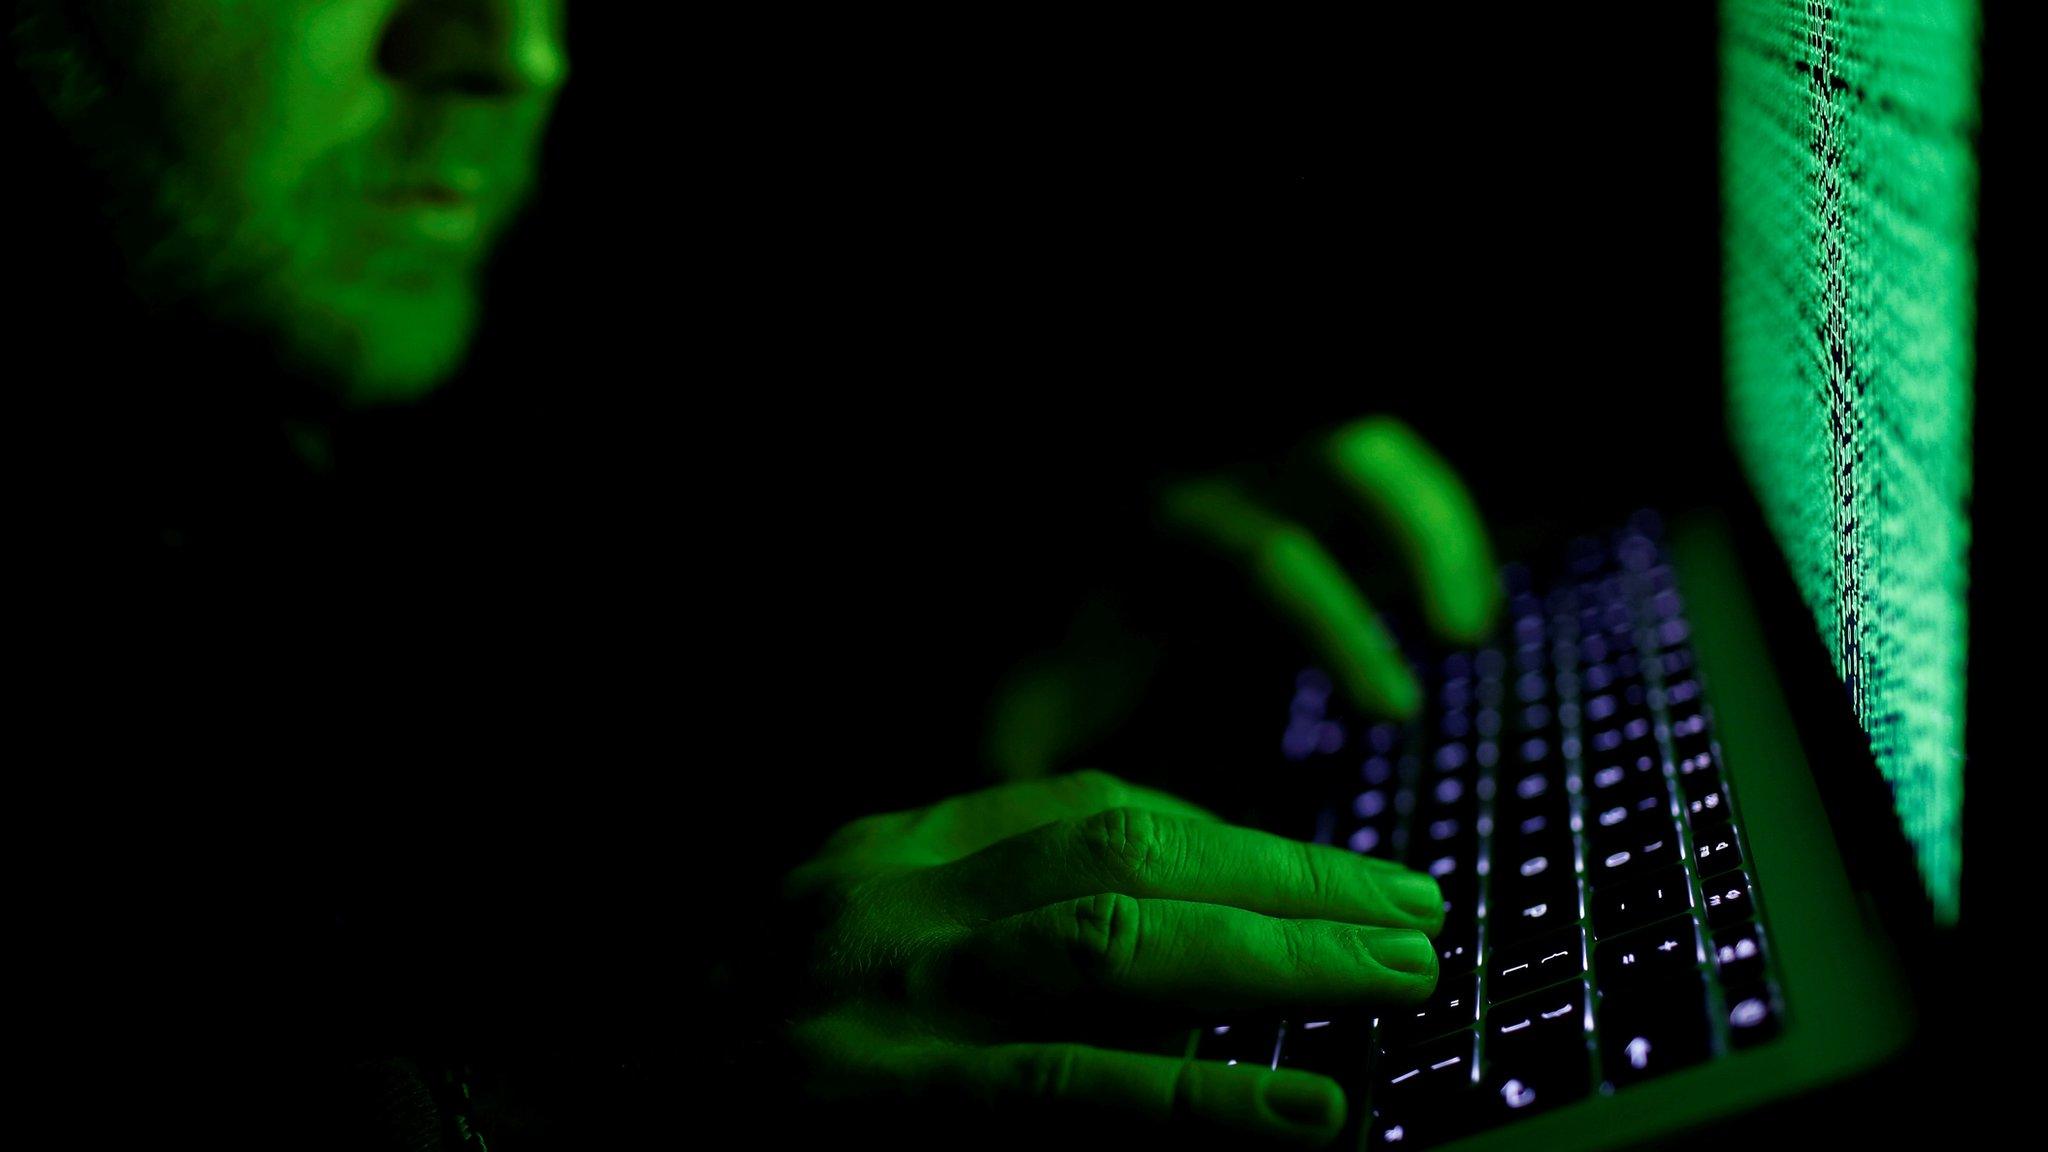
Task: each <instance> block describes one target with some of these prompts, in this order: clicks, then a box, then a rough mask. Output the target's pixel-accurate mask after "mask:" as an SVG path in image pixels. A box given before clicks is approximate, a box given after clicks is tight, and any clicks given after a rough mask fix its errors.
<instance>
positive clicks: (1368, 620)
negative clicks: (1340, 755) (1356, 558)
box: [988, 417, 1500, 779]
mask: <svg viewBox="0 0 2048 1152" xmlns="http://www.w3.org/2000/svg"><path fill="white" fill-rule="evenodd" d="M1156 503H1157V507H1156V513H1157V520H1158V522H1159V526H1160V528H1161V529H1162V530H1163V531H1164V533H1165V534H1166V536H1167V537H1168V538H1169V539H1170V540H1173V541H1177V542H1179V543H1181V544H1192V545H1193V546H1194V550H1195V553H1196V554H1197V555H1200V556H1206V557H1208V558H1210V559H1211V560H1213V561H1214V562H1216V563H1217V564H1218V565H1220V566H1222V567H1225V568H1227V569H1230V570H1232V571H1234V572H1235V573H1236V574H1237V576H1238V577H1240V582H1241V584H1242V586H1243V587H1244V588H1245V589H1246V600H1247V602H1248V606H1249V607H1253V608H1254V609H1257V610H1263V611H1264V612H1266V613H1267V614H1268V615H1269V616H1270V617H1272V618H1274V619H1276V620H1277V621H1278V622H1279V623H1280V624H1281V625H1282V626H1283V627H1284V628H1286V629H1287V630H1288V631H1290V632H1292V633H1293V634H1294V635H1295V636H1297V637H1298V638H1299V639H1300V640H1301V641H1302V642H1303V645H1304V647H1305V648H1306V649H1307V652H1308V654H1309V655H1310V657H1311V658H1313V659H1314V660H1316V661H1318V662H1319V663H1321V665H1322V666H1323V667H1324V668H1325V669H1327V670H1328V671H1329V672H1330V673H1331V674H1332V676H1333V678H1334V679H1335V680H1336V682H1337V683H1338V684H1339V685H1340V686H1341V687H1342V689H1343V690H1344V692H1345V694H1346V696H1347V697H1348V698H1349V699H1350V701H1351V702H1352V703H1353V704H1354V705H1355V706H1357V707H1358V708H1359V709H1361V710H1362V711H1363V712H1365V713H1366V714H1367V715H1368V716H1371V717H1376V718H1378V717H1392V718H1405V717H1407V716H1410V715H1412V714H1413V713H1414V712H1415V710H1416V709H1417V708H1418V707H1419V706H1420V704H1421V689H1420V688H1419V687H1418V685H1417V684H1416V682H1415V678H1414V675H1413V673H1412V672H1411V671H1410V670H1409V667H1408V663H1407V660H1406V659H1405V658H1404V657H1403V655H1402V653H1401V651H1400V649H1399V648H1398V647H1397V646H1396V645H1395V642H1394V639H1393V637H1392V636H1391V635H1390V634H1389V633H1388V631H1387V629H1386V627H1385V626H1384V625H1383V624H1382V623H1381V622H1380V620H1379V618H1378V616H1377V615H1376V614H1375V612H1374V609H1373V606H1372V604H1371V603H1370V602H1369V601H1368V600H1367V598H1366V595H1365V593H1364V592H1363V591H1362V590H1361V584H1362V577H1363V575H1364V573H1363V572H1362V571H1359V570H1357V568H1356V567H1354V569H1353V570H1348V571H1347V570H1346V568H1345V567H1344V566H1343V565H1342V564H1340V563H1339V562H1338V560H1337V558H1336V557H1337V555H1338V554H1339V553H1340V552H1345V551H1350V552H1353V553H1355V552H1356V551H1357V549H1356V548H1346V547H1342V546H1343V545H1351V544H1355V543H1357V542H1358V541H1359V540H1362V539H1365V538H1368V537H1373V538H1376V539H1378V540H1380V541H1383V542H1384V543H1386V544H1387V545H1390V546H1391V547H1390V549H1389V550H1390V551H1391V552H1392V554H1393V566H1395V567H1398V568H1399V569H1400V570H1402V572H1403V573H1404V574H1405V576H1406V577H1407V579H1408V582H1409V583H1410V585H1411V586H1412V588H1413V590H1414V592H1415V594H1416V597H1417V599H1418V600H1419V601H1420V604H1421V608H1422V615H1423V617H1424V619H1425V620H1426V621H1427V622H1428V624H1429V626H1430V628H1431V630H1432V631H1434V632H1435V633H1436V634H1437V635H1438V636H1439V637H1440V638H1441V639H1443V640H1446V641H1449V642H1453V643H1459V644H1471V643H1475V642H1477V641H1479V640H1481V639H1483V638H1485V636H1486V635H1487V634H1488V632H1489V631H1490V630H1491V629H1492V627H1493V624H1494V620H1495V617H1496V616H1497V615H1498V613H1499V607H1500V585H1499V579H1498V569H1497V567H1496V565H1495V563H1494V559H1493V552H1492V548H1491V547H1490V546H1489V544H1488V542H1487V537H1486V530H1485V527H1484V525H1483V524H1482V523H1481V521H1480V519H1479V512H1478V509H1477V507H1476V506H1475V505H1474V504H1473V501H1472V498H1471V496H1470V494H1469V493H1467V492H1466V490H1465V487H1464V485H1463V484H1462V483H1460V482H1459V480H1458V477H1457V474H1456V473H1454V472H1453V471H1452V470H1451V468H1450V466H1449V465H1448V464H1446V463H1445V462H1444V460H1443V458H1442V457H1440V456H1438V455H1437V454H1436V453H1435V452H1434V451H1433V450H1431V449H1430V447H1429V446H1428V445H1427V444H1425V443H1423V441H1422V440H1421V438H1420V437H1418V436H1416V435H1415V433H1414V432H1413V431H1411V430H1410V429H1409V428H1408V427H1407V426H1406V425H1404V424H1402V423H1400V422H1399V421H1397V420H1393V419H1391V418H1388V417H1373V418H1369V419H1364V420H1359V421H1356V422H1354V423H1351V424H1347V425H1344V426H1343V427H1341V428H1338V429H1337V430H1335V431H1334V432H1331V433H1329V434H1328V435H1326V436H1323V437H1320V438H1319V439H1317V440H1316V441H1314V442H1313V443H1311V444H1309V445H1306V446H1305V447H1304V449H1303V450H1302V451H1300V452H1299V453H1297V454H1296V455H1294V456H1292V457H1290V458H1289V459H1288V460H1286V461H1284V462H1282V463H1280V464H1277V465H1275V466H1272V467H1269V468H1266V469H1263V470H1261V471H1260V472H1259V474H1258V478H1257V479H1252V478H1249V474H1248V473H1244V472H1239V473H1232V474H1222V473H1219V474H1215V475H1207V476H1198V477H1194V478H1191V479H1180V480H1176V481H1173V482H1171V483H1169V484H1166V485H1164V486H1163V487H1162V488H1161V489H1160V490H1159V493H1158V497H1157V501H1156ZM1157 591H1158V589H1151V590H1147V589H1137V590H1127V592H1126V594H1127V595H1135V596H1136V597H1138V598H1144V597H1145V596H1147V595H1148V592H1157ZM1204 610H1205V611H1212V612H1213V613H1214V615H1213V616H1212V617H1211V618H1210V620H1204V621H1201V622H1199V623H1200V625H1201V626H1202V627H1207V626H1208V625H1209V623H1210V622H1211V621H1212V620H1213V621H1217V622H1220V618H1221V615H1222V614H1223V613H1225V612H1227V611H1228V610H1229V605H1228V604H1222V605H1213V606H1205V609H1204ZM1155 655H1156V652H1155V648H1154V647H1153V646H1152V645H1151V643H1150V638H1148V637H1146V636H1143V635H1137V634H1134V633H1132V632H1130V631H1129V630H1128V629H1127V628H1125V627H1124V626H1123V623H1122V621H1120V620H1119V619H1117V618H1116V616H1115V613H1113V612H1111V611H1109V610H1106V609H1104V608H1103V607H1102V606H1101V605H1100V604H1099V603H1097V604H1095V605H1092V606H1091V607H1090V608H1088V609H1084V611H1083V612H1082V614H1081V615H1080V617H1079V618H1077V619H1076V621H1075V623H1074V626H1073V627H1072V629H1071V630H1070V633H1069V635H1068V636H1067V638H1066V641H1065V643H1064V645H1063V647H1062V648H1061V649H1060V650H1058V651H1056V652H1054V653H1051V654H1049V655H1046V656H1041V657H1038V658H1034V659H1030V660H1026V661H1023V662H1021V663H1020V664H1019V665H1018V666H1017V668H1016V670H1015V671H1014V672H1013V674H1012V675H1011V677H1010V678H1009V680H1008V682H1007V683H1005V684H1004V685H1003V687H1002V688H1001V689H1000V690H999V692H998V694H997V699H996V703H995V706H994V709H993V712H992V715H991V720H990V727H989V733H988V759H989V761H990V763H991V764H992V765H993V766H994V768H995V770H996V771H997V772H998V773H999V774H1000V775H1001V776H1003V777H1005V778H1010V779H1024V778H1032V777H1037V776H1043V775H1046V774H1047V773H1048V772H1051V771H1054V770H1057V769H1058V768H1059V767H1060V766H1061V764H1062V763H1063V762H1064V761H1065V760H1067V759H1069V758H1070V757H1071V755H1072V754H1073V753H1074V752H1075V751H1076V750H1078V749H1080V748H1083V747H1085V746H1087V745H1088V744H1089V742H1090V741H1091V740H1093V739H1095V738H1097V737H1099V736H1101V735H1103V734H1104V733H1106V732H1108V731H1111V730H1113V729H1115V728H1116V727H1117V725H1118V724H1119V723H1121V722H1122V720H1123V718H1124V717H1125V716H1126V715H1127V714H1128V713H1129V712H1130V710H1131V709H1132V708H1133V707H1134V706H1135V704H1136V703H1137V701H1138V699H1139V698H1140V696H1141V695H1142V688H1143V683H1144V681H1145V679H1146V678H1147V677H1148V676H1149V675H1150V674H1151V672H1152V668H1151V661H1152V659H1153V658H1154V656H1155Z"/></svg>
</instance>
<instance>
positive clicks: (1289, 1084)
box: [1262, 1072, 1344, 1128]
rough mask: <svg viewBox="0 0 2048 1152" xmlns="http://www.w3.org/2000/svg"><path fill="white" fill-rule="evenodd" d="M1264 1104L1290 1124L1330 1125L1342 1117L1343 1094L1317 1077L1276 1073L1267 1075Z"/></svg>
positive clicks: (1307, 1125) (1336, 1122) (1318, 1126)
mask: <svg viewBox="0 0 2048 1152" xmlns="http://www.w3.org/2000/svg"><path fill="white" fill-rule="evenodd" d="M1262 1094H1263V1095H1264V1097H1265V1100H1266V1107H1268V1108H1270V1109H1272V1110H1273V1114H1274V1115H1276V1116H1278V1117H1280V1118H1281V1119H1282V1120H1285V1121H1287V1122H1288V1123H1290V1124H1299V1125H1302V1126H1303V1127H1307V1128H1333V1127H1335V1126H1336V1125H1337V1124H1338V1122H1339V1121H1341V1120H1342V1119H1343V1118H1344V1094H1343V1093H1342V1092H1339V1091H1338V1090H1337V1086H1336V1085H1335V1084H1332V1083H1330V1082H1329V1081H1328V1080H1325V1079H1323V1078H1322V1077H1320V1076H1309V1075H1306V1074H1303V1073H1298V1072H1297V1073H1291V1074H1290V1073H1286V1072H1276V1073H1274V1074H1273V1075H1271V1076H1268V1077H1266V1083H1265V1086H1264V1089H1263V1092H1262Z"/></svg>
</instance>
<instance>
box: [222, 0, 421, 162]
mask: <svg viewBox="0 0 2048 1152" xmlns="http://www.w3.org/2000/svg"><path fill="white" fill-rule="evenodd" d="M396 3H397V0H342V2H335V0H300V2H299V3H297V4H290V5H285V6H283V7H284V8H285V9H286V10H289V11H291V12H293V13H294V15H292V16H291V17H289V18H287V17H284V16H279V17H277V19H278V20H279V21H280V23H285V24H288V25H289V27H288V28H285V29H280V30H279V32H278V33H277V35H276V36H275V37H274V39H273V40H272V42H271V45H270V50H269V53H268V57H269V58H268V60H267V61H266V66H265V68H264V73H265V75H264V76H263V86H262V91H263V93H264V97H265V99H267V101H268V104H269V107H268V111H267V114H266V117H265V121H264V123H263V124H262V125H261V126H260V128H259V130H258V132H257V134H256V138H255V140H254V141H253V144H254V145H255V146H254V147H253V148H252V150H251V151H252V154H251V155H250V156H248V157H247V159H248V160H249V161H250V166H249V169H248V172H249V176H250V178H251V179H252V180H254V181H255V182H256V184H257V185H258V186H259V187H261V188H267V189H270V190H277V189H290V188H295V187H297V186H298V185H299V184H300V183H301V182H302V181H304V180H305V179H306V178H307V177H308V176H309V175H318V174H319V173H320V172H321V170H322V165H323V164H324V163H325V162H327V161H329V160H330V159H331V158H332V157H333V156H334V155H336V154H337V152H338V151H342V150H344V149H345V146H347V145H349V144H351V143H353V142H356V141H360V140H364V139H366V138H368V137H371V136H372V135H374V134H375V133H376V132H377V130H378V129H379V127H380V126H381V125H383V124H384V123H385V121H386V120H387V119H388V118H389V116H390V112H391V91H390V89H389V87H388V86H387V85H386V84H385V83H384V82H383V80H382V78H381V76H380V74H379V72H378V70H377V47H378V44H379V42H380V40H381V37H382V35H383V30H384V28H385V26H386V24H387V23H388V21H389V20H390V17H391V10H392V8H393V7H394V5H395V4H396Z"/></svg>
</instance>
